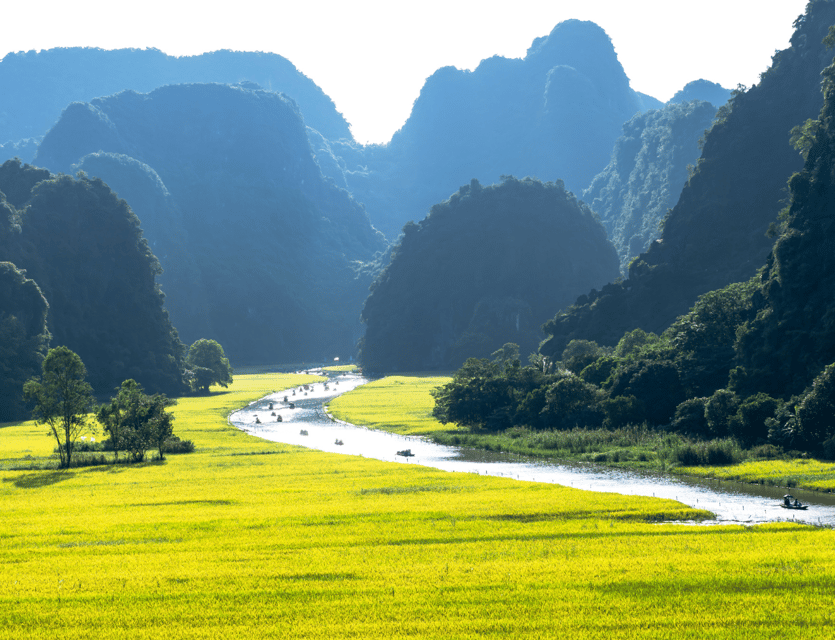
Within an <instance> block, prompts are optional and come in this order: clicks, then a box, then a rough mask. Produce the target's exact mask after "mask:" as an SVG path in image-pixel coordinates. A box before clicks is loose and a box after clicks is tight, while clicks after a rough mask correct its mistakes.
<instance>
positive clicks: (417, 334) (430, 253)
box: [359, 176, 618, 371]
mask: <svg viewBox="0 0 835 640" xmlns="http://www.w3.org/2000/svg"><path fill="white" fill-rule="evenodd" d="M617 274H618V262H617V255H616V254H615V251H614V248H613V247H612V245H611V243H610V242H609V241H608V240H607V239H606V232H605V230H604V229H603V227H602V225H601V224H600V221H599V220H598V218H597V217H596V216H595V215H594V214H593V213H592V212H591V211H590V210H589V209H588V207H586V206H585V205H583V204H582V203H580V202H578V200H577V199H576V198H575V197H574V195H572V194H571V193H570V192H569V191H566V189H565V187H564V185H563V184H562V182H557V183H552V182H547V183H543V182H540V181H539V180H535V179H532V178H525V179H524V180H518V179H516V178H514V177H512V176H505V177H504V179H503V181H502V182H501V183H500V184H495V185H491V186H487V187H482V185H481V184H480V183H479V182H478V181H477V180H472V181H471V182H470V184H469V185H465V186H463V187H461V188H460V189H459V190H458V192H456V193H455V194H453V195H452V196H451V197H450V198H449V200H447V201H445V202H443V203H441V204H438V205H435V206H433V207H432V210H431V212H430V213H429V215H428V216H427V217H426V218H425V219H424V220H423V221H421V222H420V223H419V224H408V225H406V226H405V227H404V235H403V237H402V238H401V240H400V243H399V244H398V245H397V246H395V247H394V249H393V250H392V256H391V261H390V263H389V265H388V266H387V267H386V269H385V270H384V271H383V272H382V273H381V274H380V276H379V277H378V278H377V280H376V281H375V282H374V284H373V285H372V286H371V294H370V295H369V296H368V299H367V300H366V302H365V306H364V308H363V312H362V319H363V321H364V322H365V323H366V325H367V329H366V333H365V337H364V339H363V342H362V343H361V349H360V356H359V357H360V361H361V362H362V364H363V366H364V367H365V368H366V370H369V371H416V370H426V369H439V368H440V369H450V368H454V367H458V366H460V365H461V364H462V363H463V362H464V360H465V359H466V358H467V357H468V356H482V355H485V356H486V355H489V354H490V353H491V352H492V351H494V350H495V349H497V348H498V347H500V346H501V345H502V344H504V343H505V342H506V341H507V339H508V337H509V336H513V339H514V341H515V342H517V343H519V344H521V345H522V346H523V348H525V349H527V350H534V349H536V347H537V345H538V344H539V342H540V340H541V339H542V337H543V335H542V333H541V331H540V329H539V327H540V326H541V324H542V323H543V322H544V321H545V319H546V318H548V316H549V315H550V314H551V312H552V310H553V306H552V305H564V304H567V303H569V302H570V301H571V300H573V299H574V297H575V296H576V295H577V293H578V292H580V291H584V290H587V288H588V287H590V286H600V285H601V284H602V283H605V282H608V281H609V280H611V279H613V278H615V277H617Z"/></svg>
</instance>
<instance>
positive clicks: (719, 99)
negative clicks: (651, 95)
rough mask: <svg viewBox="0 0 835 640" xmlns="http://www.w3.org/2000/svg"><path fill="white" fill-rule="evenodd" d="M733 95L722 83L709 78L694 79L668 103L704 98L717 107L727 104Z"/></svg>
mask: <svg viewBox="0 0 835 640" xmlns="http://www.w3.org/2000/svg"><path fill="white" fill-rule="evenodd" d="M730 97H731V90H730V89H725V87H723V86H722V85H720V84H717V83H715V82H710V81H709V80H704V79H701V80H694V81H693V82H688V83H687V84H686V85H684V87H682V88H681V89H680V90H679V91H677V92H676V94H675V95H674V96H673V97H672V98H670V100H669V102H667V104H676V103H681V102H690V101H691V100H704V101H705V102H709V103H710V104H712V105H713V106H714V107H716V108H717V109H718V108H719V107H721V106H722V105H723V104H725V103H726V102H727V101H728V100H729V99H730Z"/></svg>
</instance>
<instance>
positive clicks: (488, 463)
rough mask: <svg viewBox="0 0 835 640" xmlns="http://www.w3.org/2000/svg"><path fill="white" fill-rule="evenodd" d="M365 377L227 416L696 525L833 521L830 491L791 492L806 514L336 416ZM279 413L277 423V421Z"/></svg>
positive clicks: (318, 442) (775, 491) (760, 498)
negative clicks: (610, 497) (612, 497)
mask: <svg viewBox="0 0 835 640" xmlns="http://www.w3.org/2000/svg"><path fill="white" fill-rule="evenodd" d="M366 382H368V379H367V378H363V377H362V376H359V375H356V374H353V373H347V374H346V373H343V374H335V375H332V377H331V379H330V381H329V382H328V383H327V388H326V386H325V384H323V383H321V382H317V383H315V384H313V385H309V389H307V390H305V389H304V388H302V387H297V388H295V389H290V390H287V391H281V392H278V393H275V394H272V395H269V396H266V397H264V398H262V399H261V400H258V401H256V402H253V403H251V404H250V405H248V406H247V407H245V408H244V409H241V410H240V411H236V412H235V413H233V414H232V415H231V416H230V417H229V420H230V422H231V423H232V424H233V425H235V426H236V427H238V428H239V429H242V430H243V431H246V432H247V433H250V434H252V435H255V436H258V437H260V438H264V439H266V440H271V441H273V442H282V443H285V444H294V445H300V446H303V447H308V448H311V449H318V450H320V451H329V452H332V453H340V454H343V455H355V456H364V457H366V458H375V459H378V460H386V461H389V462H399V463H402V464H421V465H425V466H428V467H435V468H437V469H443V470H444V471H449V472H455V473H478V474H481V475H493V476H504V477H509V478H515V479H517V480H520V481H530V482H549V483H555V484H561V485H564V486H569V487H576V488H578V489H588V490H590V491H605V492H610V493H619V494H624V495H642V496H655V497H659V498H670V499H673V500H677V501H679V502H682V503H684V504H686V505H689V506H691V507H697V508H700V509H706V510H708V511H711V512H712V513H713V514H714V516H715V517H714V519H713V520H709V521H706V522H703V523H701V524H759V523H763V522H778V521H796V522H804V523H808V524H814V525H818V526H829V527H833V526H835V495H832V494H825V493H817V492H809V491H801V490H797V489H792V490H790V491H791V494H792V495H793V496H795V497H797V498H798V499H799V500H800V501H801V502H803V503H804V504H808V505H809V508H808V510H806V511H802V510H789V509H783V508H782V507H781V506H780V503H781V502H782V497H783V495H784V494H785V493H786V489H784V488H777V487H764V486H760V485H750V484H741V483H734V482H727V481H726V482H719V481H715V480H700V479H689V478H687V479H685V478H681V477H678V476H666V475H662V474H652V473H640V472H634V471H623V470H618V469H606V468H602V467H598V466H595V465H580V464H578V465H571V464H560V463H554V462H545V461H542V460H539V459H535V458H526V457H524V456H518V455H514V454H504V453H497V452H490V451H480V450H476V449H469V448H464V447H450V446H445V445H439V444H435V443H433V442H429V441H428V440H425V439H423V438H419V437H414V436H400V435H397V434H391V433H387V432H385V431H377V430H373V429H367V428H365V427H358V426H354V425H350V424H347V423H344V422H339V421H333V420H332V419H331V418H330V417H329V416H328V414H327V413H326V411H325V407H324V406H323V405H326V404H327V402H328V401H329V400H331V399H333V398H335V397H336V396H338V395H340V394H342V393H345V392H347V391H350V390H351V389H354V388H356V387H358V386H360V385H361V384H364V383H366ZM285 398H286V399H287V402H285V401H284V399H285ZM290 403H292V404H293V405H294V406H292V407H291V405H290ZM270 404H272V409H271V408H270ZM279 416H280V417H281V422H278V421H277V420H278V417H279ZM302 432H304V433H302ZM338 442H341V443H342V444H338ZM405 449H410V450H411V452H412V454H413V456H412V457H404V456H400V455H397V452H398V451H402V450H405Z"/></svg>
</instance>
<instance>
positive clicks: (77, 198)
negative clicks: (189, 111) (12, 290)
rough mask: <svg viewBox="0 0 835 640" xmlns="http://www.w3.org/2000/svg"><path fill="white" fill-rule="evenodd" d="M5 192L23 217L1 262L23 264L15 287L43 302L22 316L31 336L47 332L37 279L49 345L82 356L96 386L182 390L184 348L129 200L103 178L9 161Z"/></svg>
mask: <svg viewBox="0 0 835 640" xmlns="http://www.w3.org/2000/svg"><path fill="white" fill-rule="evenodd" d="M0 192H2V193H4V194H5V195H6V201H7V203H8V206H9V207H13V208H14V210H15V212H16V214H17V219H18V220H19V224H18V225H17V226H18V229H15V230H12V232H11V233H7V234H4V237H3V238H2V240H3V241H2V245H0V260H4V261H6V262H10V263H12V264H13V265H15V266H16V267H17V268H18V269H25V270H26V278H27V279H28V280H24V281H22V282H20V279H19V277H18V281H19V282H18V284H19V285H20V286H21V287H24V288H25V290H26V291H25V292H26V296H27V299H28V300H29V303H27V304H29V305H30V308H31V305H32V304H35V306H36V307H37V309H36V311H30V312H29V313H28V314H22V315H18V316H17V317H18V320H21V321H22V319H23V318H24V317H27V316H28V317H29V320H28V321H27V323H26V324H29V325H31V327H30V328H29V329H27V330H26V332H25V333H26V335H27V336H29V337H30V339H36V340H41V339H42V336H43V331H39V328H40V326H41V325H40V320H38V318H39V317H40V314H41V313H44V314H46V309H45V308H43V310H42V312H41V311H39V310H38V309H40V307H39V306H38V305H37V303H38V300H37V295H36V294H35V289H34V288H33V287H34V284H35V283H36V285H37V288H38V289H39V291H41V292H43V297H44V298H45V299H46V301H47V302H48V303H49V311H48V314H47V316H46V317H47V320H48V329H49V333H50V334H51V337H52V344H55V345H64V346H67V347H69V348H70V349H71V350H73V351H75V352H76V353H78V355H79V356H80V357H81V358H82V360H83V361H84V362H85V364H87V366H88V370H89V372H90V383H91V384H92V385H93V386H94V387H95V388H96V390H97V391H99V392H102V393H103V392H107V391H110V390H112V389H113V388H114V387H116V386H118V385H119V384H120V383H121V382H122V381H123V380H125V379H126V378H134V379H135V380H137V381H139V382H140V383H141V384H142V385H143V386H145V387H146V388H147V389H149V390H152V391H155V392H156V391H163V392H166V393H171V394H176V393H180V392H181V391H182V390H183V382H182V373H181V372H182V359H183V345H182V343H181V342H180V340H179V337H178V335H177V332H176V330H175V329H174V327H173V326H172V324H171V321H170V320H169V317H168V313H167V312H166V311H165V309H164V308H163V299H164V296H163V294H162V292H161V291H160V289H159V286H158V285H157V283H156V276H157V275H158V274H159V271H160V267H159V263H158V262H157V260H156V258H155V257H154V255H153V253H152V252H151V250H150V248H149V247H148V244H147V242H146V241H145V239H144V238H143V237H142V231H141V229H140V228H139V220H138V219H137V218H136V216H135V215H134V214H133V212H132V211H131V210H130V208H129V207H128V206H127V204H126V203H125V202H124V200H120V199H119V198H117V197H116V195H115V194H114V193H113V191H111V190H110V188H109V187H108V186H107V185H105V184H104V183H103V182H102V181H101V180H89V179H87V178H80V179H73V178H71V177H69V176H66V175H61V176H53V175H50V173H49V172H48V171H46V170H43V169H35V168H33V167H29V166H27V165H21V164H20V163H19V162H15V161H12V160H9V161H7V162H6V163H4V164H3V165H2V167H0ZM9 273H10V274H11V275H13V276H14V273H13V272H11V271H9ZM32 281H34V282H33V284H29V283H30V282H32ZM32 301H34V302H32ZM37 353H40V352H39V351H38V352H37ZM38 364H39V363H38Z"/></svg>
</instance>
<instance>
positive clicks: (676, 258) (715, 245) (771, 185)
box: [542, 0, 835, 356]
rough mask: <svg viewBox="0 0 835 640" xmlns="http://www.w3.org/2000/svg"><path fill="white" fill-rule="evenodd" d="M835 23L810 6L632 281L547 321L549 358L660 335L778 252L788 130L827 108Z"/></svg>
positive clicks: (731, 111)
mask: <svg viewBox="0 0 835 640" xmlns="http://www.w3.org/2000/svg"><path fill="white" fill-rule="evenodd" d="M834 23H835V3H833V2H831V1H829V0H813V1H812V2H810V3H809V4H808V5H807V7H806V12H805V14H804V16H802V18H801V19H800V20H798V21H797V22H796V23H795V25H796V31H795V34H794V36H793V37H792V41H791V42H792V46H791V47H790V48H788V49H786V50H784V51H780V52H778V53H776V54H775V55H774V58H773V61H772V66H771V68H770V69H768V70H767V71H766V72H765V73H764V74H763V75H762V76H761V81H760V83H759V84H757V85H755V86H753V87H751V88H750V89H748V90H746V91H739V92H737V93H736V94H735V96H734V98H733V99H732V100H731V101H730V102H729V103H728V104H727V105H725V106H724V107H723V108H722V109H720V111H719V113H718V115H717V118H716V122H715V123H714V125H713V126H712V128H711V130H710V131H709V133H708V134H707V136H706V138H705V143H704V146H703V150H702V156H701V158H700V160H699V162H698V165H697V167H696V171H695V173H694V175H693V176H692V177H691V178H690V179H689V180H688V182H687V184H686V185H685V187H684V189H683V190H682V192H681V196H680V198H679V200H678V203H677V204H676V206H675V207H674V208H673V209H672V211H671V212H670V213H669V215H668V216H667V217H666V219H665V222H664V227H663V233H662V236H661V238H660V239H659V240H658V241H656V242H653V243H652V244H651V245H650V248H649V250H647V251H646V252H645V253H643V254H641V255H640V257H639V258H637V259H635V260H633V261H632V263H631V264H630V268H629V273H628V276H629V277H628V279H627V280H625V281H623V282H622V283H618V284H614V285H612V286H611V287H609V288H608V290H607V291H606V292H605V293H603V294H601V293H596V294H595V295H589V297H588V299H587V300H584V301H582V302H578V304H576V305H575V306H574V307H572V308H570V309H567V310H565V311H564V312H563V313H560V314H558V315H557V316H556V317H555V318H554V320H553V321H551V322H549V323H548V325H547V327H546V332H547V333H550V334H552V337H551V338H550V339H549V340H548V341H547V342H546V343H545V344H544V345H543V346H542V351H543V353H544V354H546V355H550V356H558V354H560V353H561V352H562V350H563V349H564V348H565V345H566V344H567V343H568V342H569V341H570V340H572V339H591V340H595V341H597V342H598V343H601V344H615V343H616V342H617V341H618V340H619V339H620V337H621V336H622V335H623V334H624V333H625V332H626V331H629V330H632V329H635V328H641V329H643V330H646V331H653V332H657V333H660V332H661V331H663V330H664V329H665V328H666V327H667V326H668V325H669V324H670V323H671V322H672V320H673V319H674V318H675V317H676V316H678V315H680V314H682V313H685V312H686V311H687V309H689V308H690V307H691V306H692V305H693V303H694V302H695V300H696V298H697V297H698V296H699V295H701V294H703V293H705V292H707V291H711V290H714V289H719V288H721V287H724V286H725V285H727V284H729V283H731V282H742V281H745V280H748V279H749V278H751V276H753V275H754V273H755V272H756V270H757V269H758V268H759V267H760V266H761V265H762V264H763V262H764V261H765V258H766V256H767V255H768V253H769V251H770V249H771V244H772V240H771V239H769V238H768V237H766V231H767V230H768V228H769V226H770V225H771V224H772V223H773V222H774V221H775V220H776V217H777V214H778V212H779V211H780V209H782V207H783V206H784V204H785V199H786V189H785V184H786V180H787V179H788V177H789V176H790V175H791V174H792V173H793V172H794V171H797V170H798V169H799V168H800V167H801V166H802V158H801V156H800V155H799V154H798V152H797V151H796V150H795V149H794V148H793V147H792V146H791V145H790V144H789V137H790V130H791V129H792V128H793V127H795V126H797V125H800V124H802V123H804V122H805V121H806V120H807V119H809V118H815V117H817V114H818V113H819V111H820V108H821V105H822V102H823V101H822V96H821V92H820V81H821V77H820V73H821V70H822V69H824V68H825V67H827V66H828V64H829V62H830V61H831V59H832V51H831V50H829V49H828V48H827V47H826V46H825V45H824V44H823V39H824V37H825V36H826V35H827V30H828V28H829V25H831V24H834Z"/></svg>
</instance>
